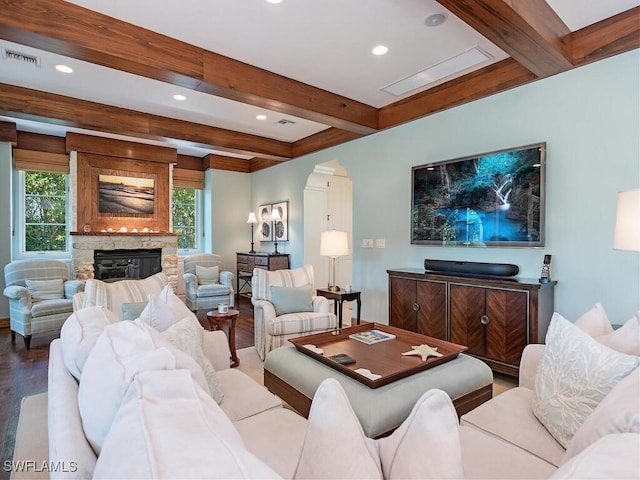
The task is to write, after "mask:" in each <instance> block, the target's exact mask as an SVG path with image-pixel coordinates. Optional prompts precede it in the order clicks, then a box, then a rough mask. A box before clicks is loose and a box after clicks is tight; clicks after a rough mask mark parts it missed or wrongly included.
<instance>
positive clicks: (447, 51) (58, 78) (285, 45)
mask: <svg viewBox="0 0 640 480" xmlns="http://www.w3.org/2000/svg"><path fill="white" fill-rule="evenodd" d="M70 3H73V4H76V5H78V6H81V7H85V8H88V9H90V10H94V11H97V12H100V13H102V14H105V15H108V16H111V17H114V18H117V19H119V20H123V21H126V22H128V23H132V24H134V25H137V26H140V27H143V28H145V29H148V30H152V31H154V32H157V33H161V34H163V35H166V36H169V37H172V38H175V39H179V40H181V41H184V42H186V43H189V44H192V45H195V46H197V47H200V48H203V49H206V50H209V51H212V52H216V53H218V54H221V55H224V56H227V57H231V58H233V59H236V60H239V61H242V62H245V63H247V64H250V65H253V66H257V67H260V68H262V69H265V70H267V71H270V72H274V73H277V74H280V75H282V76H285V77H288V78H291V79H294V80H297V81H299V82H302V83H304V84H307V85H311V86H314V87H317V88H320V89H323V90H326V91H329V92H333V93H335V94H338V95H341V96H343V97H347V98H349V99H352V100H356V101H358V102H361V103H363V104H366V105H369V106H372V107H375V108H381V107H384V106H386V105H389V104H391V103H393V102H396V101H398V100H400V99H402V98H404V97H408V96H411V95H413V94H415V93H417V92H419V91H421V90H426V89H429V88H432V87H434V86H435V85H438V84H439V83H442V82H445V81H448V80H451V79H452V78H455V77H457V76H460V75H463V74H465V73H468V72H469V71H471V70H474V69H477V68H482V67H485V66H487V65H489V64H491V63H494V62H498V61H500V60H503V59H505V58H507V57H508V54H507V53H505V52H504V51H503V50H501V49H500V48H498V47H497V46H495V45H494V44H493V43H491V42H490V41H489V40H487V39H486V38H484V37H483V36H481V35H480V34H479V33H478V32H476V31H475V30H474V29H472V28H471V27H469V26H468V25H467V24H465V23H464V22H462V21H461V20H459V19H458V18H457V17H455V16H454V15H453V14H451V13H450V12H448V11H447V10H446V9H444V8H443V7H442V6H441V5H440V4H439V3H438V2H436V1H434V0H395V1H391V0H284V1H283V2H282V3H280V4H277V5H272V4H269V3H267V2H265V0H181V1H175V0H162V1H158V0H135V1H131V0H111V1H109V2H105V1H104V0H71V2H70ZM547 3H548V4H549V5H550V6H551V8H552V9H553V10H554V11H555V12H556V13H557V14H558V16H559V17H560V18H561V20H562V21H563V22H564V23H565V24H566V26H567V27H568V28H569V30H571V31H576V30H578V29H580V28H582V27H585V26H587V25H590V24H592V23H595V22H598V21H600V20H603V19H605V18H608V17H611V16H613V15H615V14H618V13H620V12H623V11H626V10H628V9H630V8H633V7H636V6H638V5H639V4H640V1H637V0H607V1H602V0H547ZM437 13H444V14H445V15H446V21H445V22H444V23H443V24H442V25H440V26H437V27H430V26H427V25H426V24H425V19H426V18H427V17H429V16H430V15H432V14H437ZM379 44H384V45H386V46H388V48H389V51H388V53H387V54H386V55H382V56H375V55H373V54H372V53H371V49H372V48H373V47H374V46H376V45H379ZM0 48H2V49H4V50H5V51H14V52H20V53H24V54H27V55H33V56H36V57H38V59H39V62H40V64H39V66H37V67H34V66H33V65H30V64H27V63H22V62H18V61H15V60H8V59H0V83H3V84H8V85H15V86H20V87H26V88H30V89H35V90H40V91H44V92H49V93H55V94H58V95H64V96H69V97H74V98H79V99H83V100H90V101H94V102H98V103H103V104H106V105H112V106H117V107H122V108H127V109H131V110H137V111H141V112H145V113H150V114H155V115H161V116H163V117H170V118H175V119H180V120H185V121H189V122H194V123H197V124H203V125H209V126H214V127H221V128H224V129H229V130H234V131H238V132H243V133H250V134H253V135H258V136H261V137H266V138H272V139H276V140H280V141H285V142H295V141H297V140H300V139H303V138H306V137H308V136H310V135H313V134H315V133H318V132H321V131H323V130H324V129H326V128H328V125H325V124H322V123H318V122H315V121H311V120H307V119H303V118H300V117H296V116H294V115H291V114H283V113H279V112H277V111H275V110H269V109H265V108H261V107H256V106H253V105H249V104H244V103H239V102H236V101H233V100H228V99H224V98H221V97H216V96H214V95H210V94H207V93H203V92H197V91H195V90H191V89H187V88H183V87H177V86H176V85H173V84H170V83H164V82H161V81H158V80H153V79H150V78H145V77H141V76H137V75H133V74H130V73H126V72H123V71H119V70H114V69H112V68H107V67H103V66H100V65H96V64H92V63H88V62H85V61H81V60H77V59H75V58H71V57H65V56H62V55H58V54H55V53H51V52H48V51H45V50H41V49H37V48H32V47H28V46H25V45H22V44H20V43H14V42H11V41H8V40H5V39H3V38H1V37H0ZM474 48H477V49H478V51H480V52H483V53H484V54H485V55H486V57H484V58H486V59H485V60H484V61H482V62H481V63H478V64H477V65H475V66H473V67H469V68H466V69H463V70H461V71H458V72H457V73H455V74H452V75H449V76H447V77H445V78H443V79H441V80H439V81H436V82H433V83H430V84H427V85H423V86H421V87H418V88H416V89H412V90H409V91H407V92H406V93H404V94H403V95H400V96H396V95H393V94H391V93H388V92H387V91H385V90H383V88H384V87H386V86H388V85H390V84H393V83H395V82H398V81H400V80H403V79H406V78H407V77H410V76H412V75H415V74H417V73H419V72H421V71H423V70H424V69H426V68H429V67H433V66H438V65H441V64H442V62H444V61H446V60H448V59H451V58H453V57H456V56H457V55H460V54H462V53H464V52H467V51H470V50H471V49H474ZM61 63H62V64H66V65H69V66H71V67H72V68H73V69H74V72H73V73H72V74H63V73H60V72H58V71H56V70H55V69H54V66H55V65H57V64H61ZM174 94H183V95H184V96H186V97H187V98H186V100H184V101H181V102H180V101H176V100H174V99H173V98H172V97H173V95H174ZM0 111H2V105H0ZM258 114H263V115H266V119H265V120H257V119H256V115H258ZM0 119H4V120H5V121H13V122H16V123H17V124H18V127H19V129H21V130H26V131H33V132H38V133H50V134H54V135H64V133H65V132H66V131H68V130H73V131H83V130H79V129H73V128H70V127H65V126H62V125H56V124H55V123H49V122H46V123H43V122H38V121H33V120H30V119H28V118H12V117H11V116H4V117H0ZM283 120H284V121H285V124H284V125H282V124H281V123H282V121H283ZM92 133H94V132H92ZM109 136H113V137H117V135H112V134H109ZM138 141H139V139H138ZM168 141H169V142H172V143H173V144H174V145H176V146H177V147H178V150H179V152H181V153H185V154H191V155H196V156H203V155H205V154H207V153H212V152H213V153H222V154H224V155H230V154H229V153H228V152H219V151H217V150H215V149H213V148H209V149H208V148H202V147H198V148H194V147H193V146H190V145H189V144H187V143H186V142H180V141H177V140H175V141H171V140H168ZM150 142H151V143H158V142H156V141H150ZM231 155H234V156H238V157H241V158H242V157H243V156H242V155H238V154H231Z"/></svg>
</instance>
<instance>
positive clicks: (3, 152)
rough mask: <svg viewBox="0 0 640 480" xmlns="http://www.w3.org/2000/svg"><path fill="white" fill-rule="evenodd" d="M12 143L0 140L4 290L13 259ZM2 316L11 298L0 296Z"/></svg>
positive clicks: (0, 244)
mask: <svg viewBox="0 0 640 480" xmlns="http://www.w3.org/2000/svg"><path fill="white" fill-rule="evenodd" d="M12 162H13V160H12V158H11V144H10V143H7V142H0V205H2V207H0V265H2V268H3V272H2V278H1V279H0V289H2V290H3V291H4V287H5V284H4V266H5V265H6V264H7V263H9V262H10V261H11V231H12V230H11V175H12V174H11V171H12ZM0 318H9V299H8V298H7V297H5V296H4V295H2V297H0Z"/></svg>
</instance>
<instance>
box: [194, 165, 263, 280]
mask: <svg viewBox="0 0 640 480" xmlns="http://www.w3.org/2000/svg"><path fill="white" fill-rule="evenodd" d="M205 192H206V193H205V228H204V231H205V251H206V252H208V253H217V254H218V255H221V256H222V259H223V262H224V266H225V270H230V271H232V272H235V270H236V252H246V251H249V250H250V248H251V227H250V225H247V223H246V222H247V216H248V214H249V211H250V209H251V206H250V198H251V176H250V175H247V174H245V173H237V172H228V171H223V170H211V169H210V170H207V172H206V174H205Z"/></svg>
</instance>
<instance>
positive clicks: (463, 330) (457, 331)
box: [449, 284, 486, 357]
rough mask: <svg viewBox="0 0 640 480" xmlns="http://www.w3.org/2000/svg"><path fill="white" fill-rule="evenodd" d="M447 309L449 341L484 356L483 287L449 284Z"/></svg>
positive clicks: (469, 351)
mask: <svg viewBox="0 0 640 480" xmlns="http://www.w3.org/2000/svg"><path fill="white" fill-rule="evenodd" d="M449 295H450V297H449V309H450V312H451V313H450V319H451V341H452V342H453V343H457V344H460V345H466V346H467V347H469V350H468V351H467V353H471V354H474V355H479V356H481V357H484V356H485V342H486V338H485V326H484V325H483V324H482V316H483V315H484V313H485V306H484V305H485V298H484V296H485V289H484V288H480V287H468V286H465V285H453V284H452V285H450V287H449Z"/></svg>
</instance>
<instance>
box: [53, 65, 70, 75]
mask: <svg viewBox="0 0 640 480" xmlns="http://www.w3.org/2000/svg"><path fill="white" fill-rule="evenodd" d="M56 70H58V71H59V72H62V73H72V72H73V68H71V67H69V66H67V65H56Z"/></svg>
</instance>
